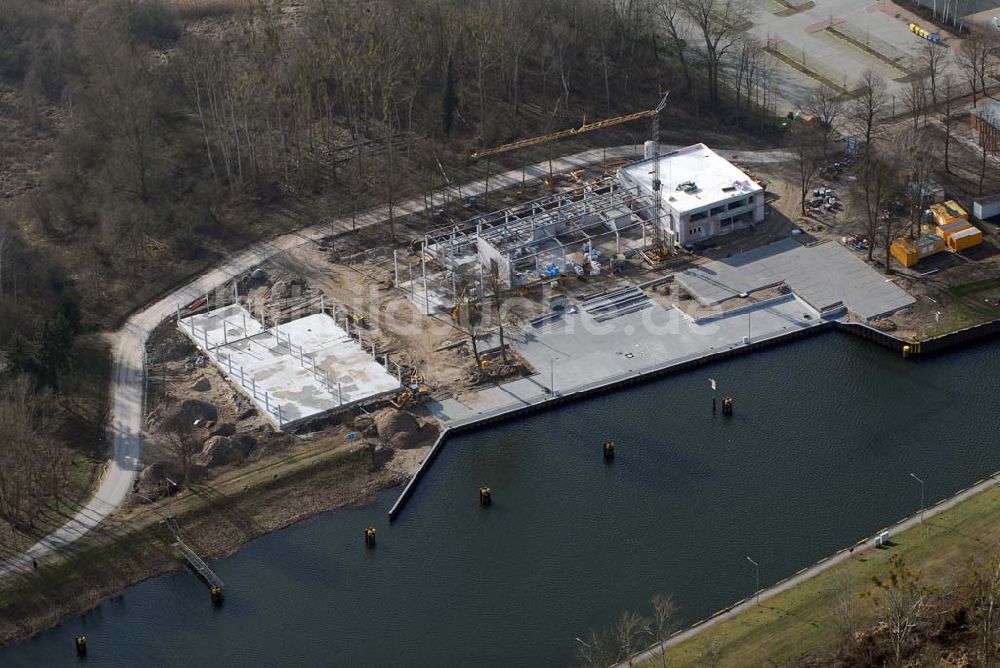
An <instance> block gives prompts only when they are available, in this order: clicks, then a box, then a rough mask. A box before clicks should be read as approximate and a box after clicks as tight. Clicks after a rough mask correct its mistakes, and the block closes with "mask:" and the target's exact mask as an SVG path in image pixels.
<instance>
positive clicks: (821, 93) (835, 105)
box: [806, 84, 844, 153]
mask: <svg viewBox="0 0 1000 668" xmlns="http://www.w3.org/2000/svg"><path fill="white" fill-rule="evenodd" d="M806 108H807V109H808V110H809V111H811V112H812V113H814V114H816V115H817V116H818V117H819V122H820V124H821V126H822V127H821V129H822V131H823V152H824V153H825V152H826V149H827V148H828V146H829V143H830V140H831V139H832V138H833V135H834V134H835V133H836V131H837V123H838V122H839V121H840V118H841V116H842V115H843V113H844V100H843V98H842V97H841V96H840V93H838V92H837V91H835V90H833V89H831V88H828V87H826V86H824V85H823V84H818V85H816V86H815V87H814V88H813V89H812V90H811V91H810V92H809V97H808V99H807V100H806Z"/></svg>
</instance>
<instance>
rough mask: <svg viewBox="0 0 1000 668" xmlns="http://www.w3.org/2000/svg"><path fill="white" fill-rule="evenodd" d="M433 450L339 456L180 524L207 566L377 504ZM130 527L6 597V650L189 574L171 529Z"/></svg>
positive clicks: (1, 629) (0, 632) (184, 516)
mask: <svg viewBox="0 0 1000 668" xmlns="http://www.w3.org/2000/svg"><path fill="white" fill-rule="evenodd" d="M425 451H426V449H425V448H418V449H413V450H408V451H406V452H405V455H404V456H401V457H398V458H393V460H392V461H391V462H390V463H389V464H387V465H386V466H384V467H382V468H380V469H378V470H376V471H372V470H371V455H370V454H369V453H368V452H366V451H365V450H364V449H359V450H354V451H350V452H343V453H335V454H333V455H332V456H330V457H329V458H327V459H325V460H323V461H322V462H319V463H317V464H315V465H313V466H310V467H308V468H305V469H303V470H299V471H295V472H294V473H291V474H289V475H287V476H283V477H278V478H277V479H273V480H270V481H268V482H265V483H261V484H255V485H254V486H253V487H252V488H250V489H248V490H246V491H237V492H235V493H227V494H221V495H219V496H217V497H214V498H212V499H202V500H201V502H200V503H199V502H197V501H194V504H195V505H197V507H196V508H194V509H191V510H189V511H186V512H184V513H179V512H178V513H177V514H176V517H177V519H178V522H179V524H180V526H181V529H182V531H183V534H184V539H185V541H186V542H187V543H188V544H190V545H191V546H192V547H193V548H195V550H197V551H198V552H199V554H201V555H202V556H203V557H205V558H206V559H214V558H218V557H221V556H225V555H228V554H231V553H233V552H235V551H236V550H237V549H239V548H240V547H241V546H242V545H244V544H246V543H247V542H249V541H250V540H253V539H254V538H257V537H258V536H261V535H264V534H266V533H270V532H272V531H277V530H279V529H283V528H285V527H288V526H290V525H292V524H295V523H296V522H299V521H301V520H304V519H306V518H309V517H312V516H314V515H317V514H319V513H323V512H327V511H331V510H335V509H338V508H343V507H346V506H352V505H363V504H366V503H370V502H372V500H373V499H374V496H375V494H376V493H377V492H378V491H380V490H383V489H386V488H388V487H393V486H396V485H399V484H401V483H402V482H404V481H405V480H406V479H407V478H408V477H409V476H410V475H412V471H413V470H415V469H416V467H417V466H418V465H419V461H420V459H422V455H423V452H425ZM192 496H193V494H192ZM136 524H139V523H138V522H136ZM130 527H131V525H130V524H123V523H118V525H117V528H116V527H109V528H108V529H106V530H105V531H103V532H102V533H101V535H100V536H96V537H94V538H92V539H88V540H87V541H86V544H85V545H82V546H80V547H79V548H77V549H76V550H75V554H74V556H73V557H72V558H70V559H68V560H65V561H63V562H61V563H57V564H53V565H51V566H45V567H43V568H42V569H41V570H40V571H39V572H38V573H37V574H36V575H35V576H34V577H32V578H30V579H28V580H26V581H24V582H21V583H17V584H15V585H13V586H8V587H6V588H4V589H2V590H0V645H7V644H10V643H15V642H19V641H23V640H26V639H28V638H30V637H31V636H32V635H34V634H36V633H38V632H40V631H43V630H45V629H48V628H50V627H52V626H55V625H57V624H58V623H59V622H60V621H61V620H62V619H64V618H65V617H67V616H69V615H74V614H81V613H84V612H86V611H88V610H91V609H93V608H94V607H96V606H97V605H99V604H100V603H101V602H102V601H104V600H106V599H108V598H111V597H115V596H120V595H122V594H123V592H124V591H125V589H127V588H128V587H129V586H131V585H134V584H137V583H139V582H142V581H143V580H146V579H148V578H152V577H156V576H158V575H163V574H165V573H169V572H173V571H177V570H180V569H182V568H184V565H183V564H182V563H181V562H180V561H178V559H177V558H176V556H175V554H174V552H173V549H172V548H171V546H170V543H171V540H172V537H171V535H170V533H169V532H168V531H167V530H166V528H165V527H164V526H163V525H161V524H159V523H157V522H147V523H146V525H144V526H140V527H139V528H130ZM192 577H195V576H194V575H192ZM205 604H206V605H208V604H209V603H208V592H207V590H206V593H205Z"/></svg>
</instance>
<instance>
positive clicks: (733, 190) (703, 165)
mask: <svg viewBox="0 0 1000 668" xmlns="http://www.w3.org/2000/svg"><path fill="white" fill-rule="evenodd" d="M653 171H654V165H653V158H649V159H646V160H640V161H639V162H634V163H632V164H631V165H625V166H624V167H622V172H624V173H625V175H626V176H627V177H628V178H629V179H631V180H632V181H633V182H634V183H635V184H637V185H638V186H639V187H640V188H642V189H643V190H644V191H646V192H650V193H651V192H652V191H653V175H654V174H653ZM660 184H661V186H660V192H661V195H662V197H663V203H664V204H665V205H666V206H669V207H670V208H671V209H673V210H675V211H677V212H678V213H687V212H689V211H696V210H698V209H701V208H704V207H706V206H711V205H713V204H715V203H717V202H724V201H726V200H730V199H733V198H734V197H738V196H745V195H749V194H751V193H756V192H760V191H761V190H763V188H761V186H760V185H759V184H757V183H756V182H754V181H753V180H751V179H750V177H749V176H747V175H746V174H744V173H743V170H741V169H740V168H739V167H737V166H736V165H734V164H733V163H731V162H729V161H728V160H726V159H725V158H723V157H722V156H721V155H719V154H718V153H716V152H715V151H713V150H712V149H710V148H708V147H707V146H705V145H704V144H694V145H693V146H687V147H685V148H681V149H677V150H676V151H671V152H669V153H664V154H662V155H661V156H660ZM682 184H694V185H693V187H688V188H687V189H685V188H683V187H680V186H682Z"/></svg>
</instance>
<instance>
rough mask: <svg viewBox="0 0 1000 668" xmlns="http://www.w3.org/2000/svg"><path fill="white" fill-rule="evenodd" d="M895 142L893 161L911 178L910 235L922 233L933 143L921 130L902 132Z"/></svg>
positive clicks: (909, 188)
mask: <svg viewBox="0 0 1000 668" xmlns="http://www.w3.org/2000/svg"><path fill="white" fill-rule="evenodd" d="M893 146H894V147H895V156H896V157H895V159H894V160H893V162H894V163H895V164H896V166H897V169H898V170H899V172H900V173H902V174H905V175H906V178H907V179H908V181H909V185H908V186H907V188H906V201H907V204H908V208H909V224H910V236H912V237H914V238H916V237H919V236H920V235H921V233H922V229H921V225H922V220H923V213H924V209H925V207H926V205H927V204H928V202H927V201H926V199H927V194H926V188H925V184H926V183H927V181H928V180H929V179H930V176H931V173H932V169H933V165H934V151H933V146H932V145H931V141H930V139H929V137H928V136H927V134H926V133H925V132H924V131H922V130H920V131H910V132H901V133H899V135H897V136H896V138H895V140H894V141H893ZM890 243H891V240H890Z"/></svg>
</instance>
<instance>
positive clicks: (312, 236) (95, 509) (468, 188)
mask: <svg viewBox="0 0 1000 668" xmlns="http://www.w3.org/2000/svg"><path fill="white" fill-rule="evenodd" d="M663 148H664V149H666V150H670V149H672V148H675V147H667V146H665V147H663ZM634 150H635V149H634V147H633V146H632V145H628V146H617V147H612V148H608V149H603V148H595V149H590V150H587V151H583V152H581V153H576V154H573V155H569V156H564V157H562V158H558V159H555V160H553V161H552V170H553V171H556V172H560V173H563V172H569V171H573V170H575V169H579V168H581V167H584V166H586V165H590V164H593V163H597V162H601V161H602V160H604V159H612V160H613V159H622V158H630V157H632V156H633V154H634V153H633V152H634ZM719 153H720V154H722V155H723V156H725V157H727V158H730V159H733V160H738V161H740V162H742V163H745V164H750V163H756V164H764V163H774V162H782V161H785V160H789V159H792V155H791V154H790V153H789V152H787V151H783V150H767V151H757V152H752V151H719ZM522 174H523V175H524V178H528V179H538V178H544V177H546V176H548V174H549V163H548V161H543V162H539V163H536V164H534V165H531V166H529V167H528V168H526V169H524V170H521V169H514V170H510V171H508V172H504V173H502V174H498V175H495V176H491V177H490V184H489V185H490V187H491V188H492V189H493V190H494V191H496V190H502V189H505V188H510V187H515V186H517V185H519V184H520V183H521V181H522ZM485 191H486V180H485V179H483V180H479V181H473V182H471V183H467V184H464V185H462V186H461V187H460V188H458V187H455V188H449V189H447V190H443V191H440V192H437V193H435V200H436V201H446V200H454V199H457V198H458V196H459V192H461V195H462V196H465V197H469V196H478V195H481V194H482V193H484V192H485ZM423 209H424V197H423V196H421V197H415V198H413V199H410V200H408V201H405V202H402V203H400V204H398V205H396V206H395V207H394V209H393V211H394V214H395V215H397V216H400V217H402V216H406V215H410V214H416V213H419V212H421V211H423ZM388 217H389V211H388V207H386V206H382V207H377V208H374V209H370V210H369V211H367V212H365V213H364V214H362V215H360V216H358V217H357V220H356V223H355V226H356V227H357V228H362V227H368V226H372V225H376V224H378V223H381V222H383V221H385V220H386V219H388ZM350 230H351V219H350V218H341V219H338V220H336V221H333V223H323V224H318V225H314V226H312V227H308V228H305V229H303V230H300V231H298V232H292V233H289V234H285V235H282V236H280V237H277V238H274V239H269V240H266V241H261V242H258V243H255V244H253V245H251V246H249V247H248V248H247V249H246V250H244V251H242V252H240V253H238V254H237V255H235V256H233V257H232V258H231V259H230V260H229V261H228V262H225V263H224V264H222V265H220V266H218V267H216V268H215V269H212V270H210V271H208V272H206V273H204V274H202V275H201V276H199V277H198V278H196V279H195V280H193V281H191V282H190V283H188V284H187V285H184V286H183V287H180V288H178V289H176V290H174V291H173V292H170V293H169V294H167V295H166V296H164V297H162V298H161V299H159V300H158V301H156V302H154V303H153V304H151V305H149V306H147V307H146V308H144V309H143V310H141V311H138V312H137V313H135V314H133V315H132V316H131V317H130V318H129V319H128V320H127V321H126V323H125V326H124V327H122V329H121V330H119V331H118V332H117V333H115V334H114V335H113V345H112V350H113V356H114V359H113V369H114V372H113V374H112V385H111V389H110V391H111V397H112V400H111V406H112V411H113V413H112V419H111V423H110V429H111V438H112V442H113V443H114V448H113V452H112V456H111V458H110V459H109V460H108V463H107V466H106V468H105V471H104V474H103V475H102V477H101V481H100V483H99V485H98V488H97V491H96V492H95V494H94V496H93V497H91V499H90V500H89V501H88V502H87V503H86V504H85V505H84V506H83V507H82V508H81V509H80V510H79V511H78V512H77V513H76V514H75V515H74V516H73V518H72V519H70V520H69V521H67V522H66V523H65V524H64V525H63V526H61V527H60V528H58V529H56V530H55V531H53V532H52V533H50V534H49V535H48V536H46V537H45V538H43V539H41V540H40V541H38V542H37V543H35V544H34V545H33V546H31V547H30V548H29V549H28V550H26V551H25V552H24V553H22V554H21V555H20V556H18V557H15V558H12V559H9V560H8V561H6V562H4V563H3V564H2V566H0V575H3V574H9V573H12V572H15V571H21V572H30V571H31V570H32V568H33V566H32V561H33V560H38V561H42V560H44V559H46V558H52V557H53V556H55V554H56V553H57V552H58V551H59V549H60V548H62V547H65V546H66V545H69V544H71V543H73V542H74V541H76V540H78V539H80V538H81V537H82V536H84V535H86V534H87V533H88V532H89V531H90V530H92V529H93V528H95V527H96V526H97V525H99V524H100V523H101V522H102V521H104V519H105V518H107V517H108V516H109V515H111V513H113V512H114V511H115V510H116V509H117V508H118V507H119V506H121V505H122V503H124V501H125V500H126V499H127V498H128V496H129V494H130V493H131V490H132V484H133V482H134V481H135V478H136V475H137V474H138V471H139V460H140V456H141V454H142V438H141V434H142V421H143V394H144V372H143V355H144V350H145V346H146V340H147V338H148V337H149V335H150V333H151V332H152V331H153V330H154V329H155V328H156V327H157V326H158V325H159V324H160V323H161V322H163V321H164V320H166V319H167V318H169V317H171V316H172V315H173V314H174V313H175V312H176V310H177V308H178V307H179V306H182V305H184V304H188V303H190V302H192V301H193V300H194V299H196V298H197V297H199V296H201V295H203V294H206V293H207V292H210V291H211V290H213V289H214V288H215V287H216V286H218V285H222V284H223V283H226V282H227V281H230V280H232V279H234V278H237V277H238V276H240V275H242V274H244V273H245V272H247V271H249V270H251V269H253V268H255V267H257V266H258V265H260V264H261V263H263V262H264V261H265V260H267V259H269V258H271V257H273V256H275V255H277V254H279V253H284V252H286V251H288V250H291V249H294V248H297V247H299V246H302V245H305V244H313V243H317V242H319V241H320V240H322V239H323V238H324V237H327V236H330V235H331V234H335V233H338V232H348V231H350Z"/></svg>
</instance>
